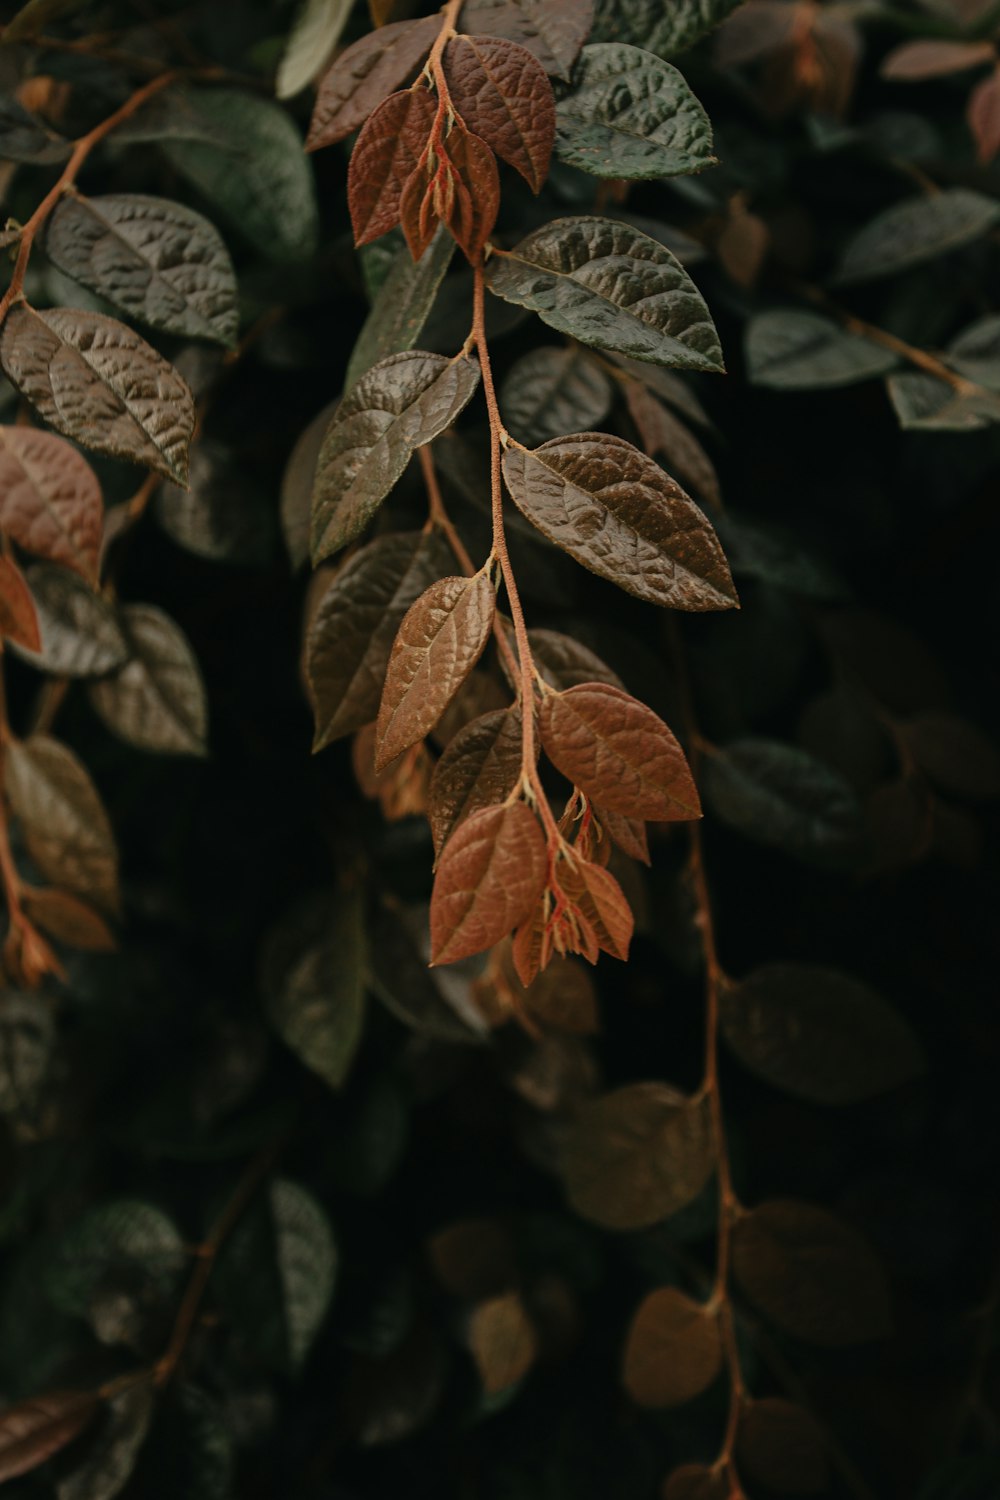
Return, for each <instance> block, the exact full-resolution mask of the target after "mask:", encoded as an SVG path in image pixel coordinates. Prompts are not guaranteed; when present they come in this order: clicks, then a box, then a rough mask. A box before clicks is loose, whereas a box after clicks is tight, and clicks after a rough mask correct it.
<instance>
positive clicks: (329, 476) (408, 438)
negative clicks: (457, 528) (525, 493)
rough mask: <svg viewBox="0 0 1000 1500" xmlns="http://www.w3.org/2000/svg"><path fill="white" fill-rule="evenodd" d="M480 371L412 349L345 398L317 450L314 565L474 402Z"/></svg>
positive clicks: (361, 523) (356, 528)
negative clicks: (420, 450) (418, 450)
mask: <svg viewBox="0 0 1000 1500" xmlns="http://www.w3.org/2000/svg"><path fill="white" fill-rule="evenodd" d="M478 384H479V366H478V364H476V363H475V362H474V361H473V360H471V359H468V358H467V357H466V356H465V355H456V356H455V358H454V359H445V358H444V356H443V355H441V354H425V353H424V352H423V351H422V350H419V349H411V350H409V351H407V352H405V353H402V354H393V355H390V357H389V358H388V359H384V360H382V361H381V362H380V363H379V364H377V365H375V366H374V367H373V368H372V369H371V370H369V371H368V373H367V374H366V375H363V376H362V377H361V379H360V380H359V381H358V383H357V385H356V386H354V388H353V389H352V390H351V391H350V392H349V393H348V394H347V396H345V397H344V400H343V401H342V402H341V403H340V406H339V407H338V408H337V411H336V413H335V415H334V418H333V421H332V422H331V423H330V427H329V430H328V431H327V435H326V438H325V439H324V442H323V446H322V448H321V450H320V455H319V462H318V464H317V467H316V483H315V487H314V490H313V516H312V556H313V562H314V563H317V562H322V560H323V558H324V557H329V556H330V555H331V553H333V552H337V551H339V550H340V548H341V547H346V546H347V543H348V542H353V541H354V539H355V537H357V536H359V535H360V534H361V532H362V531H363V530H364V529H365V527H366V526H367V525H368V522H369V521H370V520H371V518H372V517H373V516H374V514H375V512H376V510H377V509H378V507H379V506H380V505H381V503H382V501H383V500H384V499H385V497H386V495H388V494H389V491H390V490H391V489H392V488H393V487H394V485H395V484H396V482H397V480H398V479H399V478H400V476H401V475H402V473H403V470H404V469H405V468H406V466H407V464H408V463H409V461H410V459H411V458H412V456H413V453H414V450H415V449H416V448H418V447H419V446H420V445H421V444H422V443H429V442H430V441H431V439H432V438H435V437H437V436H438V434H439V433H442V432H444V430H445V428H447V427H450V426H451V424H452V422H454V420H455V418H456V417H457V416H458V414H459V412H461V411H462V410H463V409H464V408H465V407H466V406H467V405H468V403H469V402H470V401H471V399H472V396H473V394H474V392H475V389H476V386H477V385H478Z"/></svg>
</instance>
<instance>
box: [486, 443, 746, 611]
mask: <svg viewBox="0 0 1000 1500" xmlns="http://www.w3.org/2000/svg"><path fill="white" fill-rule="evenodd" d="M503 471H504V478H505V479H506V481H507V488H508V489H509V490H510V493H511V495H512V496H513V498H514V501H515V503H516V504H517V506H518V508H519V509H520V510H521V511H523V513H524V514H525V515H526V516H527V518H528V520H529V521H531V522H533V523H534V525H535V526H537V527H538V529H539V531H541V532H544V534H545V535H546V536H547V537H548V538H549V539H550V540H551V541H553V542H555V543H556V545H557V546H559V547H562V548H563V550H564V551H565V552H568V553H569V555H570V556H571V557H575V558H576V560H577V562H579V563H582V564H583V566H584V567H585V568H589V569H590V570H591V572H593V573H598V574H600V575H601V577H602V578H609V579H610V580H611V582H612V583H617V584H618V585H619V587H620V588H623V589H625V590H626V591H627V592H628V593H630V594H636V595H637V596H638V597H639V598H640V599H646V600H648V601H649V602H650V603H652V604H663V605H669V606H670V607H672V608H674V609H689V610H706V609H732V608H733V606H734V605H735V604H736V603H737V598H736V590H735V588H734V587H733V580H732V577H731V575H730V572H729V568H728V566H727V564H726V559H725V557H724V555H723V552H722V548H721V546H720V545H719V540H718V538H717V537H716V535H715V532H714V531H713V530H712V527H711V526H710V525H709V523H708V521H707V519H706V518H705V516H704V515H703V514H702V512H701V511H700V510H699V509H698V507H697V506H696V505H695V503H694V501H693V500H691V499H690V498H689V497H688V496H687V495H686V494H685V493H684V491H683V490H682V489H681V487H680V485H679V484H676V483H675V482H674V480H672V479H671V478H670V477H669V475H667V474H665V473H664V472H663V470H662V469H661V468H660V467H659V465H658V464H655V463H654V462H653V460H652V459H651V458H647V457H646V455H645V454H643V453H640V452H639V450H638V448H634V447H633V446H632V444H631V443H627V442H625V441H624V439H622V438H617V437H611V436H610V435H609V434H607V433H602V432H581V433H577V434H575V435H574V436H572V437H565V438H555V439H553V441H551V442H548V443H543V444H542V446H541V447H540V448H536V449H534V450H533V451H528V450H526V449H523V448H513V447H511V448H508V449H507V451H506V453H505V454H504V458H503Z"/></svg>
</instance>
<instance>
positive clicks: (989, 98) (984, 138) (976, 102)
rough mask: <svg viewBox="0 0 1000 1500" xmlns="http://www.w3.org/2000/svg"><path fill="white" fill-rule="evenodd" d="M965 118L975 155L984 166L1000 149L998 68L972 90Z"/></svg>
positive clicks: (999, 83)
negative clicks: (970, 133)
mask: <svg viewBox="0 0 1000 1500" xmlns="http://www.w3.org/2000/svg"><path fill="white" fill-rule="evenodd" d="M966 118H967V120H968V122H969V129H970V130H971V131H972V136H973V139H974V140H975V143H976V155H977V156H978V157H979V160H980V161H981V162H982V163H983V165H984V166H985V165H986V163H987V162H991V161H992V160H993V158H994V157H995V156H996V154H997V152H998V151H1000V69H997V70H994V72H992V73H991V74H990V75H989V77H988V78H984V79H983V81H982V83H979V84H977V85H976V87H975V88H974V89H973V90H972V93H971V94H970V95H969V106H968V110H967V113H966Z"/></svg>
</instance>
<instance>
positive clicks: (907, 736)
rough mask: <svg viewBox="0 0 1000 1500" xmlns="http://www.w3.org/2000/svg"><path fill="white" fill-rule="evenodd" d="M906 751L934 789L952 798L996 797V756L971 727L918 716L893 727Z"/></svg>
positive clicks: (952, 719) (954, 719) (999, 793)
mask: <svg viewBox="0 0 1000 1500" xmlns="http://www.w3.org/2000/svg"><path fill="white" fill-rule="evenodd" d="M897 730H898V732H899V733H900V734H901V735H902V737H903V739H904V740H905V742H906V746H907V749H908V750H909V752H910V754H911V755H912V756H913V759H914V760H915V761H916V763H917V765H918V766H919V767H920V769H921V770H922V771H923V772H924V774H925V775H926V776H929V777H930V779H931V781H933V782H934V784H935V786H938V787H940V788H941V790H942V791H943V792H950V793H951V794H952V795H953V796H956V797H969V798H971V799H972V800H973V801H980V800H982V801H988V800H990V799H992V798H994V797H1000V753H998V751H997V749H996V746H995V745H994V744H993V743H992V741H991V740H988V739H987V738H986V736H985V734H983V732H982V731H981V730H980V729H977V728H976V726H975V725H974V724H970V723H968V722H967V721H966V720H965V719H960V718H959V717H958V716H957V715H956V714H948V713H926V714H918V715H917V717H916V718H915V719H911V720H910V721H909V722H908V723H906V724H900V725H897Z"/></svg>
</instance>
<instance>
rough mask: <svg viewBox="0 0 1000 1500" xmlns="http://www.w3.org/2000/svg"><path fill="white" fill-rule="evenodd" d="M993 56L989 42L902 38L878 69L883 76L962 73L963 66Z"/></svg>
mask: <svg viewBox="0 0 1000 1500" xmlns="http://www.w3.org/2000/svg"><path fill="white" fill-rule="evenodd" d="M995 58H996V51H995V49H994V47H993V43H992V42H946V41H924V42H903V44H902V45H901V46H899V47H893V49H892V51H891V52H890V53H889V54H888V55H887V56H886V58H885V60H884V62H883V63H882V66H881V68H880V69H879V72H880V73H881V74H882V77H883V78H897V79H905V80H912V79H920V78H941V77H943V75H944V74H946V73H964V71H965V69H966V68H974V67H977V66H978V65H979V64H980V63H986V62H993V61H994V60H995Z"/></svg>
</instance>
